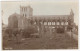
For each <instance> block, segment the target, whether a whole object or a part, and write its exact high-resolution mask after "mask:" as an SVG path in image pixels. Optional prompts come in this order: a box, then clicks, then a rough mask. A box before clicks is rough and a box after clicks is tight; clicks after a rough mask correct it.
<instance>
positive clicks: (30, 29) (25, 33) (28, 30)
mask: <svg viewBox="0 0 80 51" xmlns="http://www.w3.org/2000/svg"><path fill="white" fill-rule="evenodd" d="M22 31H23V37H25V38H27V37H30V34H34V33H37V32H38V30H37V28H35V27H34V26H28V27H27V28H25V29H23V30H22Z"/></svg>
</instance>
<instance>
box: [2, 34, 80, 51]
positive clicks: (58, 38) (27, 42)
mask: <svg viewBox="0 0 80 51" xmlns="http://www.w3.org/2000/svg"><path fill="white" fill-rule="evenodd" d="M7 39H8V38H7V37H5V38H4V39H3V49H6V50H7V49H13V50H20V49H21V50H26V49H77V48H78V42H77V41H75V40H74V39H72V38H70V37H69V36H68V35H67V34H66V33H62V34H60V33H52V34H49V33H45V34H42V37H39V38H25V39H23V38H17V39H16V38H14V40H13V38H12V40H7ZM21 39H22V40H21Z"/></svg>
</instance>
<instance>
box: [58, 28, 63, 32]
mask: <svg viewBox="0 0 80 51" xmlns="http://www.w3.org/2000/svg"><path fill="white" fill-rule="evenodd" d="M56 31H57V33H64V28H57V30H56Z"/></svg>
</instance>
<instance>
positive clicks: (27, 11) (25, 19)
mask: <svg viewBox="0 0 80 51" xmlns="http://www.w3.org/2000/svg"><path fill="white" fill-rule="evenodd" d="M31 21H32V22H33V25H37V27H38V29H40V28H42V30H43V29H46V28H50V29H56V28H64V30H65V31H66V30H67V27H68V26H69V25H71V26H72V25H73V24H74V13H73V11H72V9H71V11H70V14H69V15H39V16H38V15H33V9H32V8H31V6H20V14H17V13H14V14H12V15H10V16H9V19H8V27H9V28H13V29H14V28H18V29H24V28H26V27H27V26H28V25H31V23H30V22H31Z"/></svg>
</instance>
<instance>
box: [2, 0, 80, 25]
mask: <svg viewBox="0 0 80 51" xmlns="http://www.w3.org/2000/svg"><path fill="white" fill-rule="evenodd" d="M20 5H21V6H28V5H30V6H31V7H32V8H33V15H69V14H70V11H71V9H72V10H73V12H74V22H75V23H76V24H77V25H78V22H79V21H78V20H79V19H78V18H79V8H78V7H79V6H78V5H79V4H78V0H46V1H45V0H43V1H40V0H34V1H32V0H27V1H13V2H12V1H4V2H3V1H2V2H1V10H3V12H2V13H3V14H2V20H3V23H4V24H8V17H9V16H10V15H12V14H14V13H18V14H20Z"/></svg>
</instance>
